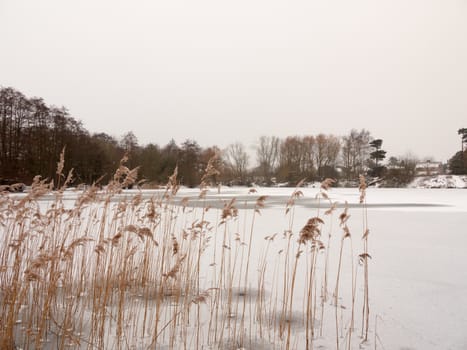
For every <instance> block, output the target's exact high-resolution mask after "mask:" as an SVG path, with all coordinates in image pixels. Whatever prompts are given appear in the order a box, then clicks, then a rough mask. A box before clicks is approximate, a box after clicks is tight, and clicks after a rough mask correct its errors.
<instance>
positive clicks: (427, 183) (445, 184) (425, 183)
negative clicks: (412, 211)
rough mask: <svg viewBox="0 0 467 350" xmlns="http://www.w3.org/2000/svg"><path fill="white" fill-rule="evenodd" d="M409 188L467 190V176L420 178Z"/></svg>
mask: <svg viewBox="0 0 467 350" xmlns="http://www.w3.org/2000/svg"><path fill="white" fill-rule="evenodd" d="M408 187H409V188H467V175H436V176H420V177H417V178H415V180H414V181H412V183H411V184H410V185H409V186H408Z"/></svg>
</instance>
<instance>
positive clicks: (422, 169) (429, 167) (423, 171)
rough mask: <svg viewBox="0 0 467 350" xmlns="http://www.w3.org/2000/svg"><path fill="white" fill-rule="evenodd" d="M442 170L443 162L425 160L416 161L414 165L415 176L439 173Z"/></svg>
mask: <svg viewBox="0 0 467 350" xmlns="http://www.w3.org/2000/svg"><path fill="white" fill-rule="evenodd" d="M442 172H443V163H441V162H432V161H430V160H427V161H426V162H421V163H417V165H416V166H415V175H416V176H431V175H440V174H442Z"/></svg>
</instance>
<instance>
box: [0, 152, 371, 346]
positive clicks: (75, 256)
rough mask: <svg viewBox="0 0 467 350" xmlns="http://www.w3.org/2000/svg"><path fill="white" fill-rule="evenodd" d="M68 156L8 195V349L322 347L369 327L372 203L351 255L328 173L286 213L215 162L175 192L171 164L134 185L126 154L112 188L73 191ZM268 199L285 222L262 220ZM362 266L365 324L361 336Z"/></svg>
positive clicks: (4, 259)
mask: <svg viewBox="0 0 467 350" xmlns="http://www.w3.org/2000/svg"><path fill="white" fill-rule="evenodd" d="M63 159H64V157H63V156H62V157H61V161H60V162H59V163H58V166H57V181H56V182H55V183H56V184H57V185H56V186H55V185H54V183H53V182H51V181H45V180H40V179H39V178H36V179H34V182H33V184H32V187H31V190H30V191H29V192H28V193H27V194H25V195H11V194H8V193H6V192H2V194H1V195H0V239H1V241H0V348H1V349H17V348H22V349H157V348H171V349H206V348H210V349H239V348H254V347H256V348H258V349H270V348H276V349H289V348H295V349H302V348H306V349H313V348H314V346H315V345H317V344H318V345H319V344H323V343H326V344H333V343H334V344H335V346H336V348H340V347H341V346H343V345H344V344H347V347H348V348H351V346H352V344H358V343H359V342H360V341H362V340H363V341H368V330H369V288H368V285H369V281H368V278H369V273H368V258H369V253H368V222H367V215H366V214H367V213H366V209H365V207H364V204H362V210H364V214H365V216H364V221H363V225H364V238H363V253H361V254H359V255H357V256H354V252H353V246H352V245H351V247H350V249H347V250H346V249H345V246H344V241H345V240H347V239H350V242H351V235H350V228H349V226H348V225H347V223H348V220H349V218H350V215H349V214H348V209H347V208H345V209H344V212H343V213H342V214H341V215H340V217H339V218H337V220H338V225H333V224H332V223H333V221H334V220H335V219H336V218H335V217H334V215H333V212H334V211H335V210H336V208H337V207H338V205H337V203H334V202H332V200H331V199H329V195H328V193H329V191H331V189H330V186H331V185H332V181H331V180H326V181H325V182H323V184H322V186H321V189H320V191H319V193H318V195H317V203H318V205H317V207H316V208H315V209H308V211H309V218H308V219H306V220H304V221H301V220H300V222H298V220H297V218H298V215H297V210H299V209H300V210H305V209H304V208H298V205H300V201H301V200H302V199H303V197H304V195H303V192H302V191H301V190H300V186H301V183H300V184H299V186H297V188H296V189H295V190H294V191H293V192H292V194H291V196H290V198H289V200H288V201H285V202H284V207H285V214H284V212H283V211H281V210H276V209H274V208H268V200H269V198H268V197H267V196H265V195H257V194H256V193H255V192H256V190H250V191H249V192H248V193H246V192H247V190H245V195H242V196H241V197H242V198H241V199H236V198H233V197H227V196H223V195H222V193H221V194H217V193H216V194H212V192H213V191H211V190H210V187H209V186H208V184H209V181H210V178H211V177H212V176H214V175H216V174H218V172H217V170H216V169H215V168H214V167H213V164H214V162H210V163H209V164H208V168H207V169H206V174H205V176H204V177H203V183H202V185H201V188H200V191H199V193H198V194H194V193H191V195H190V193H188V196H186V195H184V196H182V195H180V194H179V183H178V180H177V171H176V170H175V172H174V174H173V175H172V176H171V177H170V178H169V180H168V183H167V186H166V187H165V189H163V190H158V191H152V192H142V191H126V190H124V188H126V187H127V186H129V185H131V184H133V183H134V182H135V181H136V178H137V169H128V168H127V167H126V166H125V159H124V160H122V162H121V164H120V166H119V168H118V169H117V171H116V173H115V175H114V177H113V179H112V181H111V182H110V183H109V184H108V185H107V186H105V187H104V189H101V186H100V184H97V183H96V184H94V185H93V186H90V187H88V188H86V189H85V190H82V191H77V192H69V191H66V192H65V189H66V187H67V185H68V184H69V183H70V181H71V180H72V172H70V173H69V174H68V176H65V175H64V174H63V169H64V164H63ZM360 189H361V191H362V193H364V189H365V186H364V184H363V183H362V184H361V188H360ZM215 192H218V188H216V191H215ZM362 195H363V194H362ZM362 202H363V200H362ZM264 210H266V211H268V210H276V211H275V213H276V214H274V215H275V217H277V223H275V224H273V225H271V224H269V225H265V223H264V222H263V221H262V213H263V212H264ZM267 217H268V218H270V217H271V216H270V215H267ZM271 226H272V227H274V231H273V232H265V231H264V228H263V227H271ZM333 227H338V228H340V229H341V230H342V232H343V234H341V235H340V237H339V235H338V234H335V232H334V229H333ZM324 230H326V231H324ZM322 232H327V235H323V234H322ZM263 238H264V239H263ZM332 249H336V251H335V252H334V251H333V250H332ZM345 256H348V257H349V260H348V261H349V263H348V264H345V261H346V259H344V257H345ZM357 261H360V263H361V264H360V265H358V264H354V262H357ZM360 267H363V274H361V275H362V280H361V281H360V282H361V283H362V286H363V291H364V293H363V297H362V298H363V300H362V302H363V312H362V315H361V321H362V334H361V339H359V340H356V341H354V342H352V338H351V335H352V332H353V328H354V318H355V317H356V313H355V312H354V308H355V305H356V301H359V300H361V299H359V298H358V297H357V295H356V292H357V288H356V285H357V270H358V268H360ZM343 276H347V277H348V276H350V282H349V283H346V284H345V285H344V284H343V281H342V277H343ZM332 277H335V281H336V282H335V286H334V289H333V293H332V295H333V298H329V297H328V296H329V295H331V293H330V289H331V288H332V286H331V282H330V281H331V280H332ZM344 280H345V281H348V278H345V279H344ZM345 298H347V299H345ZM344 305H345V306H344ZM333 313H334V318H332V317H328V315H332V314H333ZM333 323H334V326H333ZM333 339H334V340H333ZM331 346H332V345H331Z"/></svg>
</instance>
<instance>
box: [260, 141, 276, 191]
mask: <svg viewBox="0 0 467 350" xmlns="http://www.w3.org/2000/svg"><path fill="white" fill-rule="evenodd" d="M279 149H280V140H279V138H278V137H276V136H261V137H260V138H259V142H258V146H257V147H256V160H257V162H258V169H259V173H260V176H262V177H263V178H264V180H265V181H266V183H268V184H270V181H271V177H272V176H273V174H274V172H275V171H276V168H277V165H278V161H279Z"/></svg>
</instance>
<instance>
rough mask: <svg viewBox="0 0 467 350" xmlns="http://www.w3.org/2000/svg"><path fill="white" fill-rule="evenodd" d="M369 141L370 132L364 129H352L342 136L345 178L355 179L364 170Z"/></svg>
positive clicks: (367, 156)
mask: <svg viewBox="0 0 467 350" xmlns="http://www.w3.org/2000/svg"><path fill="white" fill-rule="evenodd" d="M370 141H371V136H370V132H369V131H367V130H365V129H362V130H360V131H357V130H356V129H352V130H351V131H350V133H349V135H347V136H344V137H343V138H342V161H343V166H344V176H345V178H346V179H347V180H357V179H358V175H360V174H363V173H364V172H365V164H366V163H367V161H368V159H369V154H370V146H369V143H370Z"/></svg>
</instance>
